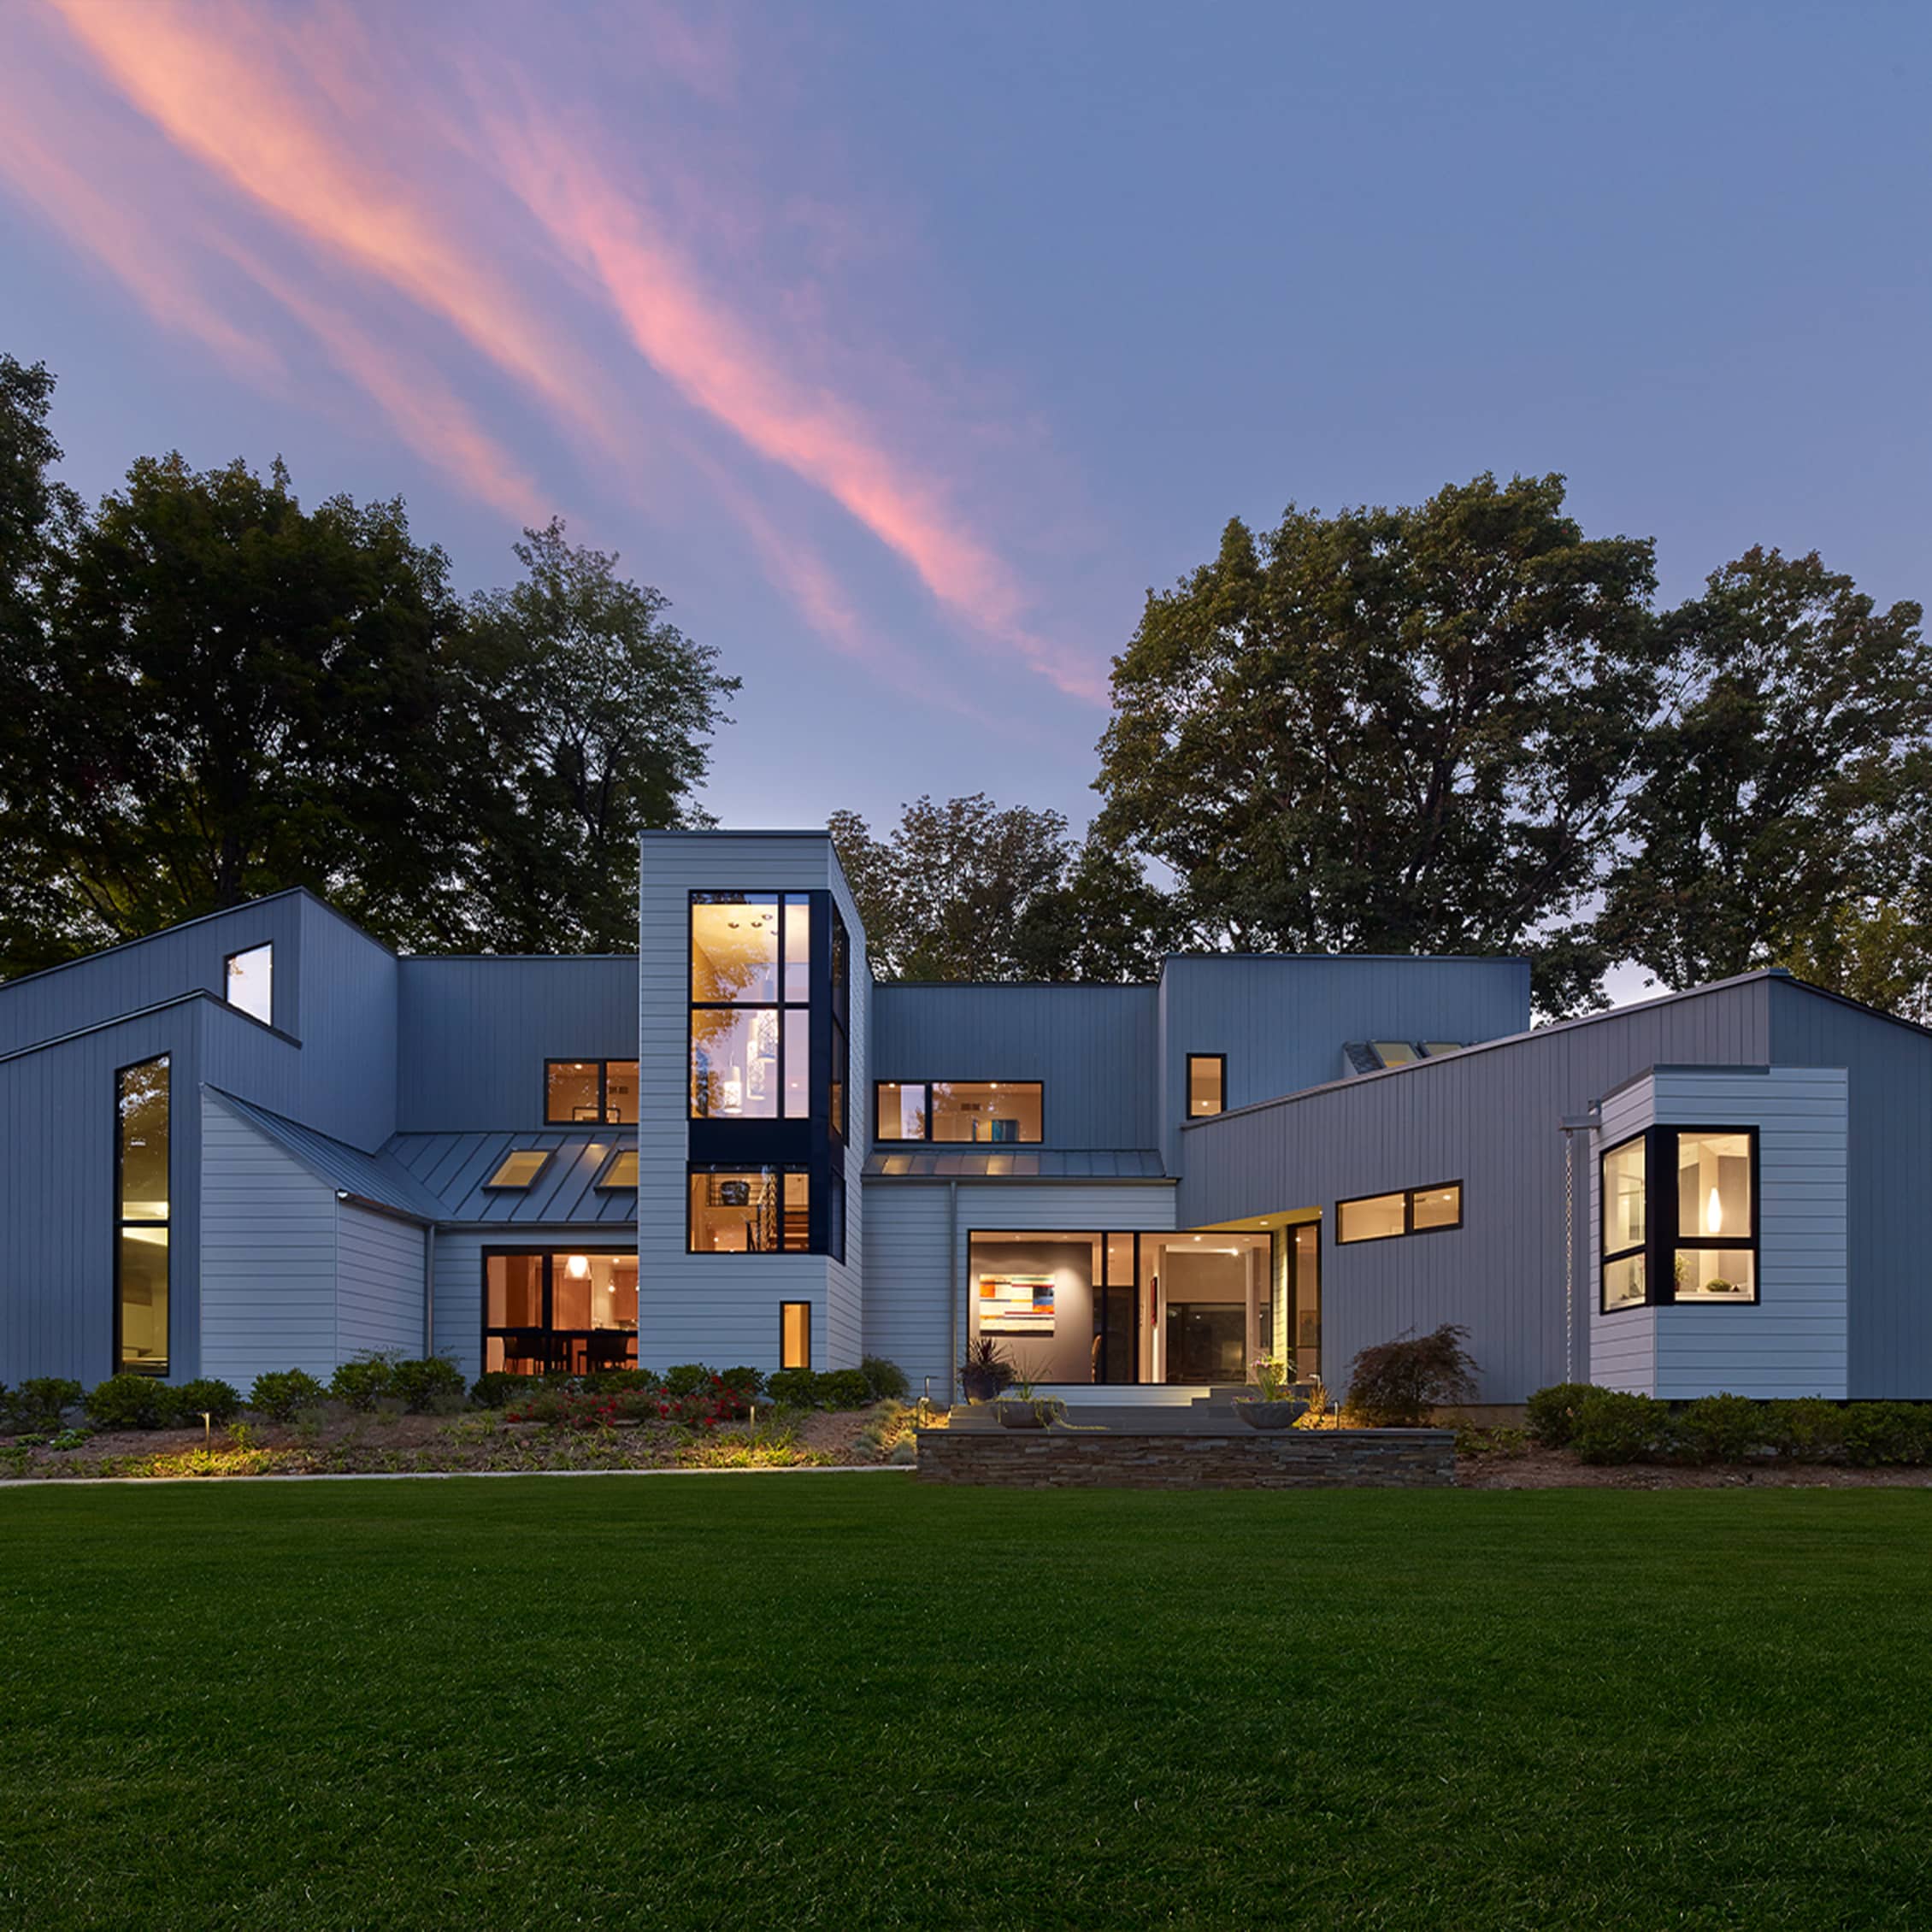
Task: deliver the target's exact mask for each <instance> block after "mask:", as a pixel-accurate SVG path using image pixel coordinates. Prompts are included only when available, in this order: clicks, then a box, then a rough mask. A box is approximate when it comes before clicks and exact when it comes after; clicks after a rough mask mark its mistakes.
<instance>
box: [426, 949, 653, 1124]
mask: <svg viewBox="0 0 1932 1932" xmlns="http://www.w3.org/2000/svg"><path fill="white" fill-rule="evenodd" d="M398 1009H399V1012H400V1016H401V1018H400V1027H401V1032H400V1038H399V1051H400V1058H399V1060H398V1063H397V1074H396V1095H397V1110H398V1127H399V1128H400V1130H401V1131H402V1132H403V1133H405V1134H410V1133H416V1134H444V1133H461V1134H472V1133H483V1132H487V1131H490V1130H492V1129H498V1128H515V1127H540V1126H542V1125H543V1122H544V1062H545V1060H627V1059H629V1058H630V1057H631V1056H632V1055H633V1053H635V1052H636V1051H637V1037H638V1034H637V1026H638V963H637V962H636V961H635V960H634V959H631V958H628V957H621V956H620V957H592V958H583V959H510V958H504V959H405V960H403V962H402V963H401V969H400V975H399V979H398Z"/></svg>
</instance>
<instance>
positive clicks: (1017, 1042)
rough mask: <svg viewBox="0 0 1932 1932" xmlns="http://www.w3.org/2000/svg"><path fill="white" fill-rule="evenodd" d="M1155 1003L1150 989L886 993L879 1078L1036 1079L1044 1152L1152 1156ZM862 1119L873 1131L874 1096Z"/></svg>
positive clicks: (878, 1034) (880, 1017) (876, 1027)
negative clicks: (1132, 1151) (1107, 1150)
mask: <svg viewBox="0 0 1932 1932" xmlns="http://www.w3.org/2000/svg"><path fill="white" fill-rule="evenodd" d="M1156 1000H1157V994H1156V993H1155V990H1154V988H1153V987H1086V986H892V985H889V984H888V985H885V986H881V987H879V988H878V989H877V993H876V996H875V1009H874V1010H875V1019H874V1023H873V1058H874V1062H875V1066H874V1069H873V1075H872V1077H873V1079H874V1080H1014V1081H1021V1080H1037V1081H1040V1084H1041V1087H1042V1089H1043V1092H1042V1095H1041V1099H1042V1103H1043V1107H1044V1113H1045V1117H1044V1120H1043V1122H1042V1128H1043V1145H1045V1146H1049V1147H1076V1148H1087V1147H1152V1146H1154V1145H1155V1131H1156V1119H1157V1110H1156V1095H1157V1073H1158V1062H1157V1047H1156V1040H1157V1033H1156V1023H1155V1022H1156ZM864 1108H865V1116H866V1126H867V1128H868V1129H869V1128H870V1127H871V1125H872V1118H871V1116H872V1089H871V1087H870V1086H868V1087H866V1088H865V1090H864Z"/></svg>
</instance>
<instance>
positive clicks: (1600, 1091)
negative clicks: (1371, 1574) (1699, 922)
mask: <svg viewBox="0 0 1932 1932" xmlns="http://www.w3.org/2000/svg"><path fill="white" fill-rule="evenodd" d="M1765 1008H1766V1001H1765V983H1764V981H1747V982H1745V983H1744V984H1741V985H1739V986H1735V987H1723V988H1720V989H1716V990H1713V991H1712V992H1710V993H1704V994H1700V995H1698V996H1695V997H1693V998H1688V999H1680V1000H1672V1001H1670V1002H1667V1003H1662V1004H1656V1005H1652V1006H1647V1007H1636V1008H1632V1009H1629V1010H1625V1011H1622V1012H1617V1013H1611V1014H1609V1015H1606V1016H1604V1017H1603V1018H1602V1019H1600V1020H1597V1021H1593V1022H1590V1023H1588V1024H1587V1025H1581V1026H1570V1027H1560V1028H1545V1029H1543V1030H1541V1031H1540V1032H1538V1033H1534V1034H1529V1035H1528V1036H1527V1037H1525V1038H1523V1039H1522V1040H1512V1041H1510V1042H1508V1043H1506V1044H1502V1045H1499V1046H1494V1047H1490V1048H1486V1049H1481V1050H1479V1051H1474V1052H1469V1053H1461V1054H1455V1055H1452V1056H1450V1057H1446V1058H1443V1059H1440V1060H1434V1061H1424V1062H1422V1063H1420V1064H1418V1065H1416V1066H1412V1067H1409V1068H1405V1069H1402V1070H1401V1071H1399V1072H1395V1073H1388V1074H1381V1075H1369V1076H1366V1077H1364V1078H1363V1079H1360V1080H1355V1081H1348V1082H1346V1083H1342V1084H1338V1085H1335V1086H1333V1087H1327V1088H1324V1089H1322V1091H1321V1092H1319V1093H1311V1094H1308V1095H1305V1096H1304V1097H1302V1098H1299V1099H1291V1100H1287V1101H1284V1102H1281V1103H1280V1104H1276V1105H1272V1106H1265V1107H1258V1108H1255V1109H1253V1110H1251V1111H1249V1112H1247V1113H1245V1114H1234V1115H1229V1116H1225V1117H1223V1118H1222V1119H1220V1120H1216V1121H1210V1122H1203V1123H1202V1124H1200V1125H1199V1126H1195V1127H1191V1128H1187V1130H1186V1131H1185V1132H1184V1133H1183V1134H1181V1158H1182V1161H1183V1163H1184V1170H1183V1179H1182V1181H1181V1199H1180V1202H1179V1206H1178V1213H1179V1217H1180V1222H1181V1225H1182V1226H1186V1227H1199V1226H1204V1225H1209V1224H1212V1223H1214V1222H1224V1221H1233V1220H1237V1219H1240V1218H1243V1217H1246V1216H1251V1215H1258V1214H1267V1213H1274V1212H1280V1211H1285V1210H1295V1209H1305V1208H1315V1209H1319V1210H1321V1212H1322V1217H1323V1220H1324V1222H1326V1223H1327V1225H1326V1226H1325V1227H1324V1229H1323V1234H1322V1265H1323V1280H1322V1322H1323V1341H1324V1348H1323V1355H1324V1358H1325V1359H1328V1360H1330V1361H1332V1362H1333V1363H1334V1373H1335V1374H1336V1375H1337V1376H1338V1378H1339V1377H1340V1376H1342V1375H1346V1369H1347V1366H1348V1364H1350V1363H1351V1362H1352V1360H1353V1358H1354V1357H1355V1355H1356V1354H1357V1353H1358V1352H1359V1351H1360V1350H1362V1349H1364V1348H1366V1347H1369V1346H1372V1345H1373V1344H1375V1343H1378V1342H1383V1341H1387V1340H1390V1339H1391V1338H1392V1337H1393V1336H1395V1335H1397V1334H1400V1333H1402V1332H1403V1331H1404V1330H1405V1329H1410V1328H1412V1329H1415V1330H1417V1332H1426V1331H1427V1330H1428V1329H1431V1328H1435V1327H1436V1326H1438V1325H1439V1324H1440V1323H1442V1322H1458V1323H1461V1324H1463V1325H1464V1326H1465V1327H1467V1328H1469V1329H1470V1351H1471V1352H1472V1353H1473V1354H1474V1356H1475V1357H1476V1362H1477V1364H1478V1366H1479V1369H1480V1370H1481V1377H1480V1389H1481V1399H1482V1400H1484V1401H1486V1402H1520V1401H1522V1400H1523V1399H1524V1398H1525V1397H1527V1396H1528V1395H1529V1394H1530V1393H1532V1392H1533V1391H1534V1390H1535V1389H1537V1388H1539V1387H1544V1386H1545V1385H1546V1384H1548V1383H1550V1382H1554V1381H1560V1380H1562V1379H1564V1375H1565V1374H1566V1372H1567V1373H1575V1374H1579V1375H1580V1374H1582V1373H1583V1372H1584V1367H1585V1364H1586V1363H1587V1360H1588V1336H1589V1323H1588V1320H1587V1305H1582V1306H1578V1305H1573V1304H1572V1302H1571V1299H1570V1297H1571V1295H1572V1293H1576V1294H1577V1295H1578V1300H1579V1302H1580V1301H1581V1299H1582V1298H1581V1293H1580V1292H1579V1291H1576V1290H1574V1289H1573V1288H1572V1287H1570V1285H1569V1282H1568V1281H1566V1275H1568V1273H1569V1268H1568V1256H1569V1252H1570V1251H1569V1248H1568V1246H1567V1244H1566V1240H1565V1199H1566V1196H1565V1152H1564V1131H1563V1122H1564V1120H1565V1119H1566V1118H1570V1117H1575V1116H1581V1115H1582V1114H1584V1113H1585V1112H1586V1111H1587V1109H1588V1108H1589V1107H1590V1106H1591V1104H1593V1103H1594V1102H1596V1101H1597V1100H1599V1099H1602V1098H1603V1097H1604V1096H1605V1094H1608V1093H1610V1092H1611V1089H1612V1088H1613V1087H1618V1086H1620V1085H1621V1084H1622V1083H1623V1081H1627V1080H1628V1079H1629V1077H1630V1076H1631V1075H1634V1074H1636V1073H1640V1072H1641V1071H1642V1070H1643V1069H1645V1068H1646V1067H1651V1066H1654V1065H1657V1064H1659V1063H1704V1064H1734V1065H1762V1064H1764V1060H1765V1039H1766V1020H1765ZM1578 1160H1579V1163H1580V1164H1581V1165H1585V1166H1587V1164H1588V1163H1587V1155H1586V1154H1585V1153H1584V1152H1583V1150H1582V1148H1581V1147H1580V1148H1579V1150H1578ZM1438 1181H1461V1182H1462V1183H1463V1216H1464V1225H1463V1227H1462V1228H1459V1229H1456V1230H1452V1231H1446V1232H1440V1233H1434V1234H1417V1235H1413V1236H1408V1237H1399V1238H1397V1239H1395V1240H1386V1241H1372V1242H1361V1243H1351V1244H1350V1245H1348V1246H1336V1245H1335V1242H1334V1224H1333V1223H1334V1207H1335V1203H1336V1202H1337V1201H1338V1200H1341V1199H1348V1198H1351V1197H1354V1196H1358V1195H1364V1194H1375V1193H1383V1192H1385V1191H1387V1190H1390V1189H1393V1188H1399V1187H1422V1186H1426V1185H1428V1184H1431V1183H1434V1182H1438ZM1576 1184H1577V1187H1578V1189H1579V1191H1580V1192H1584V1191H1587V1180H1586V1179H1585V1177H1584V1175H1582V1174H1579V1175H1577V1176H1576ZM1589 1293H1590V1296H1591V1298H1592V1300H1593V1298H1594V1293H1595V1289H1594V1281H1593V1280H1592V1283H1591V1287H1590V1290H1589Z"/></svg>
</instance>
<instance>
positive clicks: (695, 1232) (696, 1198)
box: [685, 1167, 811, 1254]
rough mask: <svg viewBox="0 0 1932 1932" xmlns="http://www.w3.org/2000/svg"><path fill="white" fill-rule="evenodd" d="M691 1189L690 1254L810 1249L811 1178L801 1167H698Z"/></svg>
mask: <svg viewBox="0 0 1932 1932" xmlns="http://www.w3.org/2000/svg"><path fill="white" fill-rule="evenodd" d="M689 1191H690V1192H689V1199H690V1207H689V1211H688V1216H687V1219H686V1240H685V1246H686V1249H687V1250H688V1252H691V1253H692V1254H807V1253H810V1252H811V1182H810V1177H809V1176H808V1175H806V1174H805V1173H804V1170H803V1169H796V1168H775V1167H746V1168H738V1167H733V1168H723V1167H694V1168H692V1169H690V1175H689Z"/></svg>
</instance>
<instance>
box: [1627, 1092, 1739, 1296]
mask: <svg viewBox="0 0 1932 1932" xmlns="http://www.w3.org/2000/svg"><path fill="white" fill-rule="evenodd" d="M1685 1134H1690V1135H1692V1136H1693V1137H1694V1136H1696V1135H1699V1134H1741V1135H1742V1136H1743V1138H1744V1140H1745V1141H1746V1144H1747V1145H1748V1146H1749V1148H1750V1161H1751V1232H1750V1233H1749V1234H1696V1235H1693V1236H1691V1237H1689V1238H1688V1240H1687V1239H1686V1237H1685V1235H1684V1233H1683V1229H1682V1220H1681V1216H1679V1214H1678V1211H1677V1171H1678V1170H1677V1154H1678V1144H1679V1142H1680V1141H1681V1140H1682V1138H1683V1136H1684V1135H1685ZM1761 1138H1762V1137H1761V1134H1760V1131H1759V1129H1758V1128H1757V1127H1756V1126H1755V1125H1753V1124H1750V1123H1747V1122H1692V1121H1671V1122H1668V1123H1667V1124H1664V1125H1652V1126H1650V1127H1646V1128H1644V1129H1643V1130H1642V1132H1641V1133H1640V1134H1626V1135H1625V1136H1624V1137H1623V1140H1618V1141H1617V1142H1615V1143H1614V1144H1613V1145H1611V1146H1608V1147H1605V1148H1603V1149H1601V1150H1600V1151H1599V1153H1598V1156H1597V1163H1598V1164H1597V1194H1598V1207H1597V1311H1598V1313H1599V1314H1600V1315H1603V1316H1613V1315H1628V1314H1629V1313H1630V1312H1631V1311H1632V1310H1634V1309H1639V1308H1676V1307H1684V1308H1761V1307H1763V1305H1764V1254H1763V1252H1762V1240H1763V1235H1764V1199H1763V1195H1764V1163H1763V1160H1762V1153H1763V1149H1762V1146H1761V1145H1760V1141H1761ZM1634 1140H1641V1141H1642V1142H1643V1144H1644V1234H1645V1240H1644V1242H1643V1245H1642V1247H1641V1249H1638V1248H1635V1247H1623V1248H1618V1249H1617V1251H1616V1252H1615V1253H1613V1254H1606V1253H1605V1252H1604V1244H1603V1163H1604V1162H1605V1160H1607V1159H1608V1158H1609V1157H1610V1156H1611V1155H1612V1154H1614V1153H1617V1152H1621V1151H1622V1150H1623V1148H1625V1147H1628V1146H1629V1145H1630V1144H1631V1142H1632V1141H1634ZM1660 1179H1662V1180H1663V1181H1664V1182H1665V1183H1666V1184H1665V1185H1664V1186H1663V1187H1659V1186H1658V1181H1659V1180H1660ZM1685 1247H1693V1248H1699V1249H1703V1250H1705V1251H1706V1252H1716V1253H1735V1254H1748V1255H1749V1256H1750V1257H1751V1293H1749V1294H1748V1295H1739V1296H1736V1297H1735V1298H1732V1297H1723V1298H1717V1297H1709V1296H1704V1295H1697V1296H1688V1297H1686V1298H1684V1299H1682V1301H1680V1300H1679V1299H1678V1295H1677V1251H1678V1250H1679V1249H1680V1248H1685ZM1639 1252H1641V1253H1642V1254H1643V1256H1644V1293H1643V1299H1641V1300H1640V1301H1626V1302H1619V1303H1618V1304H1617V1306H1616V1307H1615V1308H1611V1307H1610V1306H1608V1305H1606V1303H1605V1299H1604V1279H1605V1272H1606V1270H1607V1268H1608V1265H1609V1263H1611V1262H1614V1261H1623V1260H1627V1259H1628V1258H1629V1257H1630V1256H1631V1255H1633V1254H1636V1253H1639Z"/></svg>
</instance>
